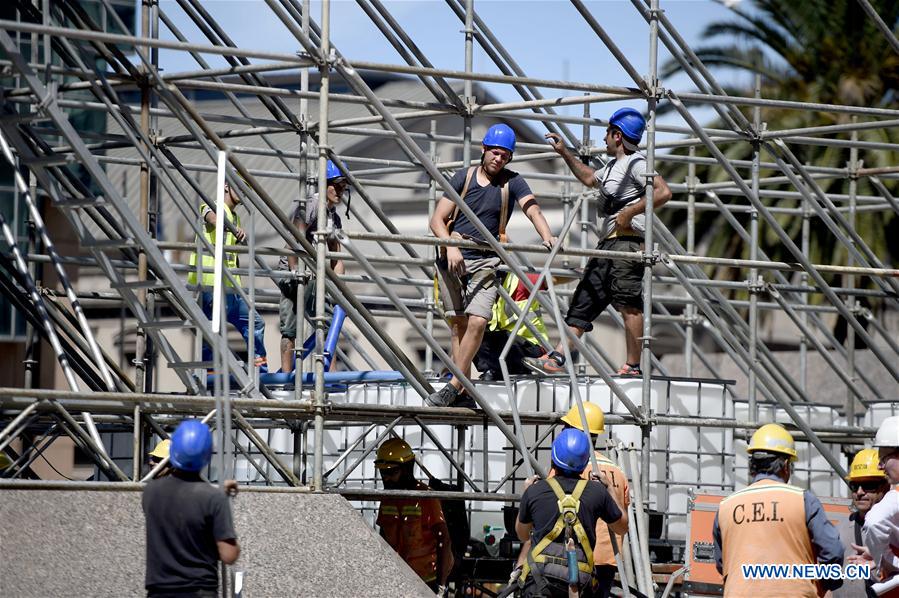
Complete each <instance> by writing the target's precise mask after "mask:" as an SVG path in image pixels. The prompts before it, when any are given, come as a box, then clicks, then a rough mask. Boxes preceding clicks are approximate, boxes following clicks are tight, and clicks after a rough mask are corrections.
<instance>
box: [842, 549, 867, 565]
mask: <svg viewBox="0 0 899 598" xmlns="http://www.w3.org/2000/svg"><path fill="white" fill-rule="evenodd" d="M851 546H852V549H853V550H854V551H855V552H856V553H857V554H853V555H850V556H849V557H848V558H847V559H846V562H847V563H849V564H854V565H866V564H867V565H870V564H871V563H873V562H874V557H872V556H871V552H870V551H869V550H868V548H867V547H865V546H859V545H858V544H851Z"/></svg>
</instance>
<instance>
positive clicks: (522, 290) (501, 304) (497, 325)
mask: <svg viewBox="0 0 899 598" xmlns="http://www.w3.org/2000/svg"><path fill="white" fill-rule="evenodd" d="M528 278H529V279H530V281H531V284H534V283H535V282H537V278H538V275H537V274H528ZM502 287H503V289H504V290H505V291H506V293H508V294H509V296H510V297H511V298H512V300H513V301H515V304H516V305H517V306H518V309H519V311H520V310H522V309H524V306H525V304H526V303H527V302H528V297H530V293H529V292H528V290H527V287H525V286H524V283H522V282H521V281H520V280H519V279H518V277H517V276H516V275H515V273H514V272H506V273H505V274H504V275H503V282H502ZM528 315H529V318H528V320H529V321H530V323H531V324H533V326H534V328H535V329H536V330H537V332H538V333H539V334H540V337H542V342H547V340H546V339H547V333H546V324H544V323H543V315H542V313H541V311H540V304H539V303H537V302H534V303H532V304H531V311H530V314H528ZM517 322H518V316H516V315H515V313H513V311H512V309H511V308H510V306H509V305H508V303H507V302H506V298H505V297H504V296H503V295H502V294H500V295H499V297H497V299H496V303H494V304H493V315H492V317H491V318H490V323H489V324H488V325H487V330H486V332H485V333H484V338H483V340H482V341H481V346H480V347H478V352H477V353H476V354H475V356H474V366H475V367H476V368H478V371H479V372H481V377H480V379H481V380H487V381H492V380H502V379H503V372H502V369H501V368H500V365H499V356H500V355H501V354H502V351H503V348H505V346H506V342H508V340H509V334H511V333H512V330H513V329H514V328H515V325H516V323H517ZM545 354H546V350H545V349H544V348H543V345H542V344H541V338H538V337H537V336H535V335H534V333H533V332H531V330H530V329H529V328H528V327H527V326H524V325H522V326H521V327H520V328H519V329H518V334H517V336H516V339H515V342H513V344H512V346H511V347H509V353H508V354H507V355H506V366H507V367H508V369H509V373H510V374H526V373H527V372H528V371H529V370H528V369H527V368H526V367H525V366H524V362H523V361H522V360H523V359H524V358H525V357H540V356H541V355H545Z"/></svg>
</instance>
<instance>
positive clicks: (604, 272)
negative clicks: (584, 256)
mask: <svg viewBox="0 0 899 598" xmlns="http://www.w3.org/2000/svg"><path fill="white" fill-rule="evenodd" d="M596 249H600V250H604V251H629V252H634V251H642V249H643V239H641V238H640V237H615V238H612V239H606V240H604V241H600V242H599V244H598V245H597V246H596ZM609 304H611V305H612V307H614V308H615V309H619V310H620V309H621V308H622V307H633V308H635V309H638V310H640V311H641V312H642V311H643V264H642V263H640V262H638V261H630V260H628V261H625V260H620V259H616V260H610V259H605V258H595V257H594V258H591V259H590V261H589V262H587V269H586V270H584V276H583V277H582V278H581V281H580V282H579V283H578V285H577V288H576V289H575V290H574V295H572V297H571V303H570V304H569V306H568V315H566V316H565V323H566V324H568V325H569V326H577V327H578V328H580V329H581V330H583V331H585V332H590V331H591V330H593V320H595V319H596V318H598V317H599V315H600V314H601V313H602V312H603V311H605V309H606V307H608V306H609Z"/></svg>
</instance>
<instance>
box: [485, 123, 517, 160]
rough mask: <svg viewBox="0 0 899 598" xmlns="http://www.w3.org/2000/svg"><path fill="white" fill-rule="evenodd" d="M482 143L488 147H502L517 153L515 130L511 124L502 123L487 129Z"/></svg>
mask: <svg viewBox="0 0 899 598" xmlns="http://www.w3.org/2000/svg"><path fill="white" fill-rule="evenodd" d="M482 143H483V144H484V145H486V146H488V147H501V148H504V149H507V150H509V151H510V152H512V153H513V154H514V153H515V131H513V130H512V127H510V126H509V125H506V124H503V123H500V124H498V125H493V126H492V127H490V128H489V129H487V134H486V135H484V140H483V141H482Z"/></svg>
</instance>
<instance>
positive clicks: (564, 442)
mask: <svg viewBox="0 0 899 598" xmlns="http://www.w3.org/2000/svg"><path fill="white" fill-rule="evenodd" d="M552 461H553V465H555V466H556V467H557V468H558V469H561V470H563V471H566V472H568V473H574V474H579V473H581V472H582V471H584V468H585V467H587V463H588V462H589V461H590V439H589V438H588V437H587V435H586V434H584V433H583V432H582V431H581V430H577V429H575V428H567V429H565V430H562V433H561V434H559V435H558V436H556V439H555V440H554V441H553V452H552Z"/></svg>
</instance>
